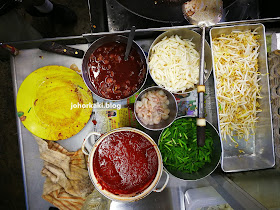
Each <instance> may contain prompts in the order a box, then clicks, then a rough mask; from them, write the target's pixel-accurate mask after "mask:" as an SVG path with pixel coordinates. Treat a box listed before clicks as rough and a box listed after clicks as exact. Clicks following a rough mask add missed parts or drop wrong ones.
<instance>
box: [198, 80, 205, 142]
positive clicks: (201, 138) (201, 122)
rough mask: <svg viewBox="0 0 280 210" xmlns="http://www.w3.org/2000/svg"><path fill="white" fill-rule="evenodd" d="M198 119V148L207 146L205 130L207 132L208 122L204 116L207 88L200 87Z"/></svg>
mask: <svg viewBox="0 0 280 210" xmlns="http://www.w3.org/2000/svg"><path fill="white" fill-rule="evenodd" d="M197 91H198V118H197V119H196V125H197V135H196V138H197V146H199V147H203V146H204V144H205V130H206V120H205V116H204V92H205V86H204V85H198V86H197Z"/></svg>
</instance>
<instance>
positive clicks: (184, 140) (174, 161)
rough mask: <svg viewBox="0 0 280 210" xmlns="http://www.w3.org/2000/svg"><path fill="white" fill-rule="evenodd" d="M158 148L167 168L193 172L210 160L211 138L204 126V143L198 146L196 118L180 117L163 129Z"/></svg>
mask: <svg viewBox="0 0 280 210" xmlns="http://www.w3.org/2000/svg"><path fill="white" fill-rule="evenodd" d="M159 149H160V152H161V154H162V158H163V164H164V166H165V167H166V168H167V170H169V171H177V170H179V171H182V172H184V173H193V172H196V171H198V170H199V169H200V168H202V167H203V166H204V165H205V163H210V162H211V155H212V151H213V140H212V136H211V132H210V131H209V130H208V129H207V128H206V138H205V145H204V146H203V147H198V146H197V139H196V119H195V118H180V119H177V120H176V121H174V123H173V124H172V125H171V126H170V127H168V128H166V129H165V130H164V131H163V133H162V135H161V137H160V141H159Z"/></svg>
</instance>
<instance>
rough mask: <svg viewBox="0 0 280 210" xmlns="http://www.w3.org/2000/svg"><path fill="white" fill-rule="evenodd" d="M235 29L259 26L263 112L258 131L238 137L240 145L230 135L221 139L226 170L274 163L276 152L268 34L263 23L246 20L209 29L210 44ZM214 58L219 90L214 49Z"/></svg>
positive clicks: (259, 61) (222, 165) (257, 127)
mask: <svg viewBox="0 0 280 210" xmlns="http://www.w3.org/2000/svg"><path fill="white" fill-rule="evenodd" d="M233 30H240V31H244V30H256V31H257V32H258V35H260V38H259V43H260V51H259V57H258V65H259V72H261V74H262V76H261V80H260V81H259V83H260V85H261V86H262V89H261V96H262V97H263V98H262V99H261V100H259V103H260V107H261V109H262V112H260V113H258V117H259V120H258V122H257V123H256V132H255V135H254V136H252V138H251V139H249V140H248V141H247V142H245V141H244V140H243V139H241V140H240V141H238V144H239V146H238V149H236V148H235V147H234V145H232V144H231V143H230V140H229V138H227V141H225V140H221V141H222V160H221V167H222V169H223V171H225V172H238V171H248V170H257V169H265V168H271V167H273V166H274V165H275V155H274V140H273V126H272V114H271V103H270V88H269V77H268V67H267V50H266V36H265V28H264V25H263V24H245V25H236V26H225V27H214V28H212V29H211V30H210V43H211V48H212V49H213V46H212V44H213V43H212V40H213V39H214V38H216V37H218V36H220V35H221V34H226V35H227V34H230V33H231V32H232V31H233ZM212 60H213V76H214V84H215V85H214V86H215V92H216V90H217V89H216V83H215V82H216V76H215V71H216V70H215V65H214V57H213V51H212ZM216 104H217V107H216V108H217V114H218V116H219V109H218V101H217V96H216ZM218 128H219V132H220V133H221V130H220V123H219V117H218ZM239 150H243V151H244V152H245V153H244V154H243V153H240V152H239Z"/></svg>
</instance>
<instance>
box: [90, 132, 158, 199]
mask: <svg viewBox="0 0 280 210" xmlns="http://www.w3.org/2000/svg"><path fill="white" fill-rule="evenodd" d="M154 147H155V146H154V145H152V143H151V142H150V141H149V140H148V139H146V138H145V137H144V136H143V135H141V134H138V133H135V132H132V131H119V132H115V133H112V134H110V135H108V136H106V137H105V138H104V139H103V140H102V142H101V143H100V144H99V145H98V147H97V148H96V151H95V154H94V156H93V172H94V175H95V177H96V180H97V182H98V183H99V184H100V185H101V187H102V190H107V191H109V192H111V193H113V194H115V195H131V194H138V193H141V192H142V191H143V190H145V189H146V188H147V187H148V186H149V185H150V184H151V183H152V182H153V180H154V179H155V177H156V175H157V171H158V164H159V163H158V157H157V152H156V149H155V148H154Z"/></svg>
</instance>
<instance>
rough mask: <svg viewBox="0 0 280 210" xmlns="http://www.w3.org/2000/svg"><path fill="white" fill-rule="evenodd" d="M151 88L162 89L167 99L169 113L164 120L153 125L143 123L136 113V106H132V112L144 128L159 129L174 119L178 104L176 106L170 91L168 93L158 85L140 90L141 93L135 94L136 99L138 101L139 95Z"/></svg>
mask: <svg viewBox="0 0 280 210" xmlns="http://www.w3.org/2000/svg"><path fill="white" fill-rule="evenodd" d="M152 90H163V92H164V93H165V94H166V96H167V99H168V100H169V105H168V108H169V109H170V113H169V118H168V119H166V120H161V121H160V123H159V124H154V125H146V124H144V123H143V122H142V121H141V120H140V119H139V117H138V116H137V114H136V106H134V114H135V117H136V119H137V121H138V122H139V123H140V124H141V125H142V126H143V127H144V128H146V129H149V130H161V129H164V128H166V127H168V126H169V125H171V124H172V122H173V121H174V120H175V119H176V117H177V112H178V106H177V102H176V99H175V97H174V95H173V94H172V93H170V92H169V91H168V90H166V89H164V88H161V87H158V86H153V87H149V88H146V89H145V90H143V91H141V93H140V94H139V95H138V96H137V98H136V100H135V102H136V101H140V100H141V97H142V96H143V95H144V94H145V93H147V92H148V91H152Z"/></svg>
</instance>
